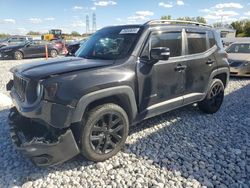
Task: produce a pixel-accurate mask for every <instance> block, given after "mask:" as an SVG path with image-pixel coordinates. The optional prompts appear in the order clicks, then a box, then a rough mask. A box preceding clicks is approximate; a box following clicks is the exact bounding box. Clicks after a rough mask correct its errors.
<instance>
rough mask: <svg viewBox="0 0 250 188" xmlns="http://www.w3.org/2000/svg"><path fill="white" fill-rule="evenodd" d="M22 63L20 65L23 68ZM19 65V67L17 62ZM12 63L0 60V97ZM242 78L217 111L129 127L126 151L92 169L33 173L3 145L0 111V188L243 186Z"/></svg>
mask: <svg viewBox="0 0 250 188" xmlns="http://www.w3.org/2000/svg"><path fill="white" fill-rule="evenodd" d="M29 61H31V60H26V61H24V62H29ZM22 63H23V62H22ZM16 64H19V63H18V62H17V61H0V73H1V74H0V78H1V80H0V93H5V94H7V92H6V91H5V86H4V85H5V84H6V82H7V81H8V80H9V78H10V77H11V75H10V74H9V73H7V70H8V69H9V68H10V67H12V66H14V65H16ZM249 94H250V79H243V78H237V79H236V78H234V79H231V81H230V83H229V86H228V88H227V89H226V96H225V101H224V103H223V106H222V108H221V110H220V111H219V112H218V113H216V114H214V115H205V114H202V113H201V112H200V111H199V110H198V109H197V107H195V106H193V105H192V106H188V107H185V108H182V109H179V110H175V111H172V112H169V113H166V114H163V115H161V116H157V117H155V118H151V119H149V120H146V121H143V122H142V123H140V124H138V125H137V126H136V127H133V128H131V130H130V135H129V137H128V139H127V142H126V147H125V149H124V150H123V151H122V152H119V153H118V154H117V155H116V156H114V157H113V158H111V159H109V160H107V161H105V162H102V163H93V162H89V161H86V160H85V159H84V158H83V157H81V156H78V157H76V158H74V159H73V160H71V161H68V162H66V163H64V164H61V165H59V166H55V167H51V168H38V167H35V166H34V165H33V164H32V163H31V162H30V161H29V160H28V159H26V158H25V157H23V156H22V155H21V154H20V153H19V152H18V151H16V149H15V148H14V146H13V144H12V143H11V139H10V136H9V130H8V126H7V114H8V107H3V106H2V107H0V151H1V152H0V161H1V165H0V174H1V176H0V187H36V188H37V187H62V186H64V187H138V188H140V187H194V188H198V187H209V188H210V187H220V188H225V187H232V188H248V187H250V113H249V109H250V96H249Z"/></svg>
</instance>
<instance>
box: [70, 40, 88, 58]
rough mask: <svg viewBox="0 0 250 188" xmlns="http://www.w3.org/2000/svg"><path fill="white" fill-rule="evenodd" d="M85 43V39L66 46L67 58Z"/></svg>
mask: <svg viewBox="0 0 250 188" xmlns="http://www.w3.org/2000/svg"><path fill="white" fill-rule="evenodd" d="M86 41H87V39H82V40H80V41H75V42H71V43H69V44H66V48H67V50H68V54H67V55H68V56H70V55H74V54H75V53H76V51H77V50H78V49H79V48H80V47H81V46H82V45H83V44H84V43H85V42H86Z"/></svg>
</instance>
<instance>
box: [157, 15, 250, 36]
mask: <svg viewBox="0 0 250 188" xmlns="http://www.w3.org/2000/svg"><path fill="white" fill-rule="evenodd" d="M161 19H162V20H171V19H172V17H171V15H166V16H162V17H161ZM176 20H185V21H193V22H200V23H207V21H206V19H205V18H204V17H201V16H198V17H188V16H186V17H179V18H177V19H176ZM229 25H231V26H232V27H233V28H234V29H235V30H236V36H237V37H250V19H245V20H240V21H234V22H232V23H231V24H229ZM213 26H214V27H223V25H222V24H221V23H220V22H216V23H214V24H213Z"/></svg>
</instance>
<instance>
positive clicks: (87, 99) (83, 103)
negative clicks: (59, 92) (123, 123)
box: [72, 86, 138, 123]
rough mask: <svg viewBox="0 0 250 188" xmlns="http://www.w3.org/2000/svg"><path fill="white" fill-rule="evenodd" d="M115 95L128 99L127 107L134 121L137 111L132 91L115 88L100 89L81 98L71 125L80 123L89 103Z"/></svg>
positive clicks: (123, 87) (126, 88)
mask: <svg viewBox="0 0 250 188" xmlns="http://www.w3.org/2000/svg"><path fill="white" fill-rule="evenodd" d="M115 95H125V96H126V97H127V98H128V100H129V102H130V104H129V105H130V107H131V110H132V112H131V115H132V119H135V118H136V116H137V113H138V110H137V104H136V100H135V95H134V91H133V89H132V88H131V87H129V86H117V87H111V88H107V89H101V90H98V91H94V92H91V93H88V94H86V95H84V96H82V97H81V98H80V100H79V101H78V103H77V105H76V108H75V111H74V114H73V118H72V123H76V122H80V121H81V120H82V117H83V115H84V113H85V111H86V108H87V106H88V105H89V104H90V103H92V102H94V101H96V100H100V99H102V98H106V97H111V96H115Z"/></svg>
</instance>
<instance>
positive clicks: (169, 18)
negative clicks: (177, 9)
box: [161, 15, 171, 20]
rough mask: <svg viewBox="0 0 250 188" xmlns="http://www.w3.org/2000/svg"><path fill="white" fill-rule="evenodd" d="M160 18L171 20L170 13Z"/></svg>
mask: <svg viewBox="0 0 250 188" xmlns="http://www.w3.org/2000/svg"><path fill="white" fill-rule="evenodd" d="M161 20H171V15H167V16H162V17H161Z"/></svg>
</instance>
